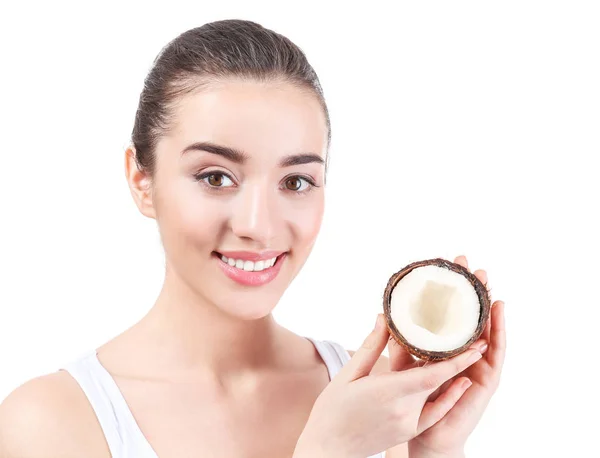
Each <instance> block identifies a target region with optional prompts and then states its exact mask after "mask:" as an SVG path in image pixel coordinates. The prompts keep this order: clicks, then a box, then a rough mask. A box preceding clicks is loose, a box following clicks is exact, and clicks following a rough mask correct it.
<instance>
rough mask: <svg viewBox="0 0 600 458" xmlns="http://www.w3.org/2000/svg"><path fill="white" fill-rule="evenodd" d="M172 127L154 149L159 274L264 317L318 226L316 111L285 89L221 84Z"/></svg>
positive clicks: (229, 309) (320, 123) (320, 139)
mask: <svg viewBox="0 0 600 458" xmlns="http://www.w3.org/2000/svg"><path fill="white" fill-rule="evenodd" d="M174 119H175V121H174V122H175V123H174V129H173V130H172V131H171V133H170V134H168V136H165V137H163V138H162V139H161V141H160V142H159V144H158V146H157V151H156V171H155V177H154V181H153V184H152V215H151V216H152V217H155V218H156V220H157V222H158V226H159V230H160V234H161V239H162V242H163V245H164V249H165V253H166V258H167V268H168V269H169V275H172V274H175V278H177V280H178V281H179V282H182V284H183V285H184V286H185V287H186V288H189V289H190V290H191V291H192V292H193V293H194V294H197V295H199V296H201V297H202V298H203V299H204V300H206V301H208V303H210V304H212V305H213V306H215V307H218V308H220V309H221V310H223V311H225V312H226V313H228V314H230V315H233V316H236V317H238V318H242V319H257V318H261V317H263V316H266V315H268V314H269V313H270V312H271V310H272V309H273V308H274V307H275V305H276V304H277V302H278V301H279V299H280V297H281V296H282V294H283V292H284V291H285V289H286V288H287V286H288V285H289V284H290V282H291V281H292V280H293V279H294V277H295V276H296V275H297V274H298V272H299V270H300V268H301V267H302V266H303V265H304V263H305V262H306V260H307V258H308V256H309V254H310V252H311V250H312V247H313V245H314V242H315V240H316V237H317V234H318V232H319V228H320V226H321V221H322V217H323V211H324V186H323V184H324V183H323V182H324V172H325V170H324V169H325V167H324V162H325V154H326V142H327V130H326V122H325V116H324V113H323V110H322V107H321V105H320V104H319V101H318V99H317V97H316V95H314V94H312V93H309V92H307V91H305V90H302V89H299V88H297V87H295V86H293V85H290V84H285V83H280V84H276V83H258V82H252V81H239V80H235V81H233V80H230V81H227V82H222V83H219V84H218V85H215V86H214V87H212V88H211V89H210V90H204V91H202V92H199V93H197V94H192V95H188V96H185V97H184V98H183V99H182V100H181V103H180V104H179V105H178V107H177V109H176V111H175V118H174ZM201 143H204V145H201ZM193 145H196V146H193ZM219 147H222V148H224V149H221V148H219ZM228 149H229V150H228ZM232 150H233V152H232ZM219 153H221V154H219ZM313 184H314V185H315V186H313ZM235 252H241V253H235ZM223 253H225V254H227V253H229V255H230V256H228V257H227V260H226V261H224V260H223V258H222V257H221V255H222V254H223ZM281 254H282V255H283V256H281ZM278 255H279V256H278ZM274 257H277V260H276V261H275V264H274V265H273V266H271V262H269V261H268V260H264V258H268V259H272V258H274ZM261 260H262V261H263V262H260V261H261ZM257 261H258V262H257ZM261 269H263V270H261Z"/></svg>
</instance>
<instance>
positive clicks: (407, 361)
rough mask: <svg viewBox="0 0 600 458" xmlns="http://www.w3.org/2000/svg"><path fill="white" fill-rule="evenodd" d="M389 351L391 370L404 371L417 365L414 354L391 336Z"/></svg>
mask: <svg viewBox="0 0 600 458" xmlns="http://www.w3.org/2000/svg"><path fill="white" fill-rule="evenodd" d="M388 353H389V355H390V370H391V371H402V370H405V369H410V368H411V367H414V366H415V360H414V358H413V357H412V355H411V354H410V353H409V352H408V351H407V350H406V348H404V347H403V346H402V345H400V344H399V343H398V342H396V340H395V339H394V338H393V337H391V336H390V339H389V342H388Z"/></svg>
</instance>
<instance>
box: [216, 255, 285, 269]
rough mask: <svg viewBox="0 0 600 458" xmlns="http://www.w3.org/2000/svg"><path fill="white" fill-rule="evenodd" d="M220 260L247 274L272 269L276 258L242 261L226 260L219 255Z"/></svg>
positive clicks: (225, 257)
mask: <svg viewBox="0 0 600 458" xmlns="http://www.w3.org/2000/svg"><path fill="white" fill-rule="evenodd" d="M221 260H222V261H223V262H225V263H227V264H229V265H230V266H232V267H236V268H238V269H243V270H245V271H247V272H260V271H261V270H265V269H268V268H270V267H273V265H274V264H275V262H276V261H277V257H275V258H271V259H267V260H263V261H256V262H253V261H244V260H242V259H233V258H228V257H227V256H225V255H221Z"/></svg>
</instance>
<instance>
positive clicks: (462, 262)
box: [454, 254, 469, 270]
mask: <svg viewBox="0 0 600 458" xmlns="http://www.w3.org/2000/svg"><path fill="white" fill-rule="evenodd" d="M454 263H455V264H460V265H461V266H463V267H464V268H465V269H467V270H468V269H469V262H468V261H467V257H466V256H465V255H462V254H461V255H460V256H457V257H456V258H455V259H454Z"/></svg>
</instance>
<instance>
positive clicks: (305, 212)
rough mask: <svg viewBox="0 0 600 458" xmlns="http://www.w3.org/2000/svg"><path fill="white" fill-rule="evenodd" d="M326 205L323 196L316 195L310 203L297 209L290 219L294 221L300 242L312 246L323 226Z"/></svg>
mask: <svg viewBox="0 0 600 458" xmlns="http://www.w3.org/2000/svg"><path fill="white" fill-rule="evenodd" d="M324 207H325V205H324V201H323V198H322V196H316V198H315V199H314V200H313V201H311V202H310V204H307V205H304V206H303V207H302V208H296V209H295V211H294V213H293V215H291V216H292V218H291V219H290V220H291V221H294V228H295V233H296V234H297V236H298V238H299V239H300V240H299V242H300V243H302V244H306V245H309V246H312V244H313V243H314V241H315V239H316V238H317V235H318V233H319V230H320V228H321V222H322V221H323V211H324Z"/></svg>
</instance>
